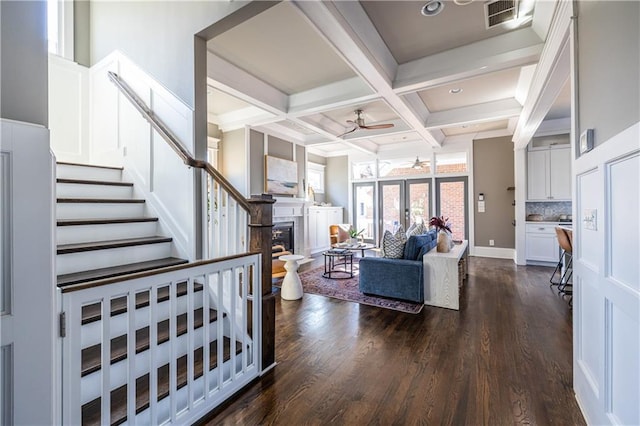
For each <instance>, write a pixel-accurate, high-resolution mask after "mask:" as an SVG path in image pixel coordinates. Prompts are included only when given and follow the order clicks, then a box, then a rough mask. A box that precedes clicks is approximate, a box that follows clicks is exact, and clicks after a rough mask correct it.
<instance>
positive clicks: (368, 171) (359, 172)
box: [351, 161, 376, 180]
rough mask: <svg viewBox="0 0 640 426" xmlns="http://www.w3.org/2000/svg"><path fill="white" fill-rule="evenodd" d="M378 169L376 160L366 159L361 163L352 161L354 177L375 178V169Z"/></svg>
mask: <svg viewBox="0 0 640 426" xmlns="http://www.w3.org/2000/svg"><path fill="white" fill-rule="evenodd" d="M375 169H376V162H375V161H364V162H360V163H352V164H351V170H352V174H353V179H354V180H355V179H373V178H374V177H375V176H374V175H373V171H374V170H375Z"/></svg>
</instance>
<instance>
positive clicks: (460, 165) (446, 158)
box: [436, 152, 468, 173]
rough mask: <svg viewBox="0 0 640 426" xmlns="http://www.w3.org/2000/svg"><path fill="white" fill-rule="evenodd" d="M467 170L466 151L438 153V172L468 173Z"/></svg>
mask: <svg viewBox="0 0 640 426" xmlns="http://www.w3.org/2000/svg"><path fill="white" fill-rule="evenodd" d="M467 171H468V170H467V153H466V152H446V153H441V154H436V173H466V172H467Z"/></svg>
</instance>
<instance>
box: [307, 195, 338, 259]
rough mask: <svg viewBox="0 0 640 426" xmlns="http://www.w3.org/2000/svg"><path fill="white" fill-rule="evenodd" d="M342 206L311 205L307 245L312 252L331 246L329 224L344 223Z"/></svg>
mask: <svg viewBox="0 0 640 426" xmlns="http://www.w3.org/2000/svg"><path fill="white" fill-rule="evenodd" d="M343 222H344V219H343V217H342V207H322V206H313V207H309V210H308V215H307V245H308V247H309V249H310V251H311V254H314V253H318V252H320V251H324V250H327V249H329V248H330V246H331V244H330V241H329V225H335V224H339V223H343Z"/></svg>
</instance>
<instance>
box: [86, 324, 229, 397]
mask: <svg viewBox="0 0 640 426" xmlns="http://www.w3.org/2000/svg"><path fill="white" fill-rule="evenodd" d="M212 326H213V327H212V330H210V332H211V335H210V337H209V341H210V342H213V341H214V340H216V339H217V332H216V327H215V323H212ZM187 339H188V336H187V335H186V334H183V335H182V336H178V337H177V338H176V345H175V347H176V354H175V356H176V359H178V358H180V357H181V356H183V355H184V354H186V353H187V347H188V342H187ZM203 341H204V339H203V333H202V329H198V330H196V333H194V335H193V342H194V346H193V347H195V348H198V347H201V346H202V342H203ZM169 344H170V341H167V342H164V343H162V344H161V345H158V349H157V351H156V356H155V362H154V364H155V366H156V368H158V367H161V366H163V365H166V364H167V363H169V360H170V359H171V348H170V345H169ZM149 355H150V353H149V351H148V350H147V351H144V352H140V353H139V354H136V358H135V370H136V371H135V374H136V377H140V376H142V375H144V374H146V373H148V372H149V370H150V366H151V359H150V356H149ZM127 364H128V362H127V359H124V360H122V361H119V362H116V363H115V364H111V368H110V369H109V370H110V376H111V388H112V389H115V388H118V387H120V386H122V385H124V384H125V383H127V379H128V368H127ZM101 380H102V370H98V371H96V372H94V373H91V374H88V375H86V376H84V377H83V378H82V380H81V382H80V386H81V395H82V403H83V404H85V403H87V402H89V401H92V400H94V399H96V398H98V397H99V396H100V392H101V390H102V385H101V383H100V382H101Z"/></svg>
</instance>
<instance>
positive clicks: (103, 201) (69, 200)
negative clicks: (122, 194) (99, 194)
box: [56, 198, 146, 204]
mask: <svg viewBox="0 0 640 426" xmlns="http://www.w3.org/2000/svg"><path fill="white" fill-rule="evenodd" d="M56 201H57V202H58V203H94V204H111V203H115V204H143V203H145V202H146V201H145V200H143V199H139V198H58V199H57V200H56Z"/></svg>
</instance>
